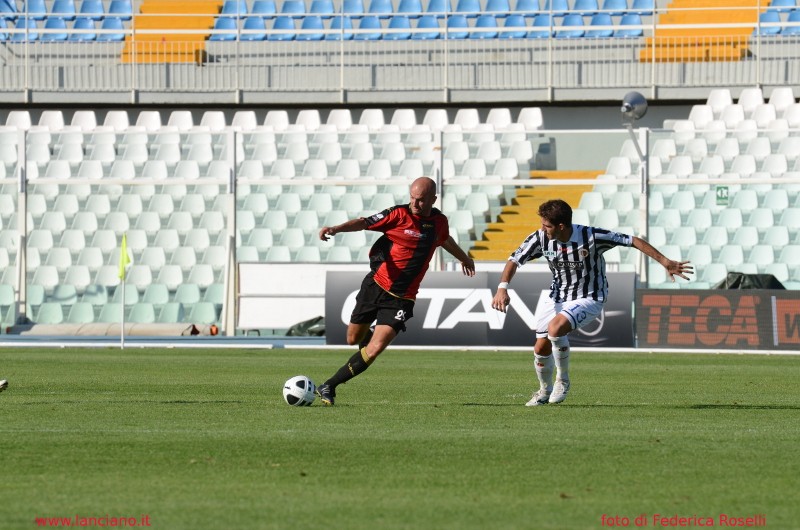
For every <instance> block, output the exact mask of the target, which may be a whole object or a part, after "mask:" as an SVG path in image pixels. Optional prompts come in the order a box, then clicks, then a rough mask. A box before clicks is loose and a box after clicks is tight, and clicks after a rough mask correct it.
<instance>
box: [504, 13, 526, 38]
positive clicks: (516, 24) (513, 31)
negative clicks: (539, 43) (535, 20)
mask: <svg viewBox="0 0 800 530" xmlns="http://www.w3.org/2000/svg"><path fill="white" fill-rule="evenodd" d="M527 30H528V28H527V24H526V23H525V17H524V15H516V14H512V15H508V16H507V17H506V18H505V21H504V22H503V29H502V30H501V31H499V32H498V37H499V38H501V39H524V38H525V35H526V34H527Z"/></svg>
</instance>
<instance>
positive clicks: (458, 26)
mask: <svg viewBox="0 0 800 530" xmlns="http://www.w3.org/2000/svg"><path fill="white" fill-rule="evenodd" d="M468 29H469V22H467V17H465V16H464V15H453V16H451V17H447V33H445V38H447V39H466V38H467V36H468V35H469V31H468Z"/></svg>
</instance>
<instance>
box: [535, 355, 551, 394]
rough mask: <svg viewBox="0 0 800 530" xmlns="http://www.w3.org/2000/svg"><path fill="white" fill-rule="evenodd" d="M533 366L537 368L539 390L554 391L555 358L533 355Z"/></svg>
mask: <svg viewBox="0 0 800 530" xmlns="http://www.w3.org/2000/svg"><path fill="white" fill-rule="evenodd" d="M533 365H534V367H535V368H536V377H538V378H539V388H547V391H548V392H552V391H553V356H552V355H548V356H546V357H545V356H543V355H538V354H536V353H534V354H533Z"/></svg>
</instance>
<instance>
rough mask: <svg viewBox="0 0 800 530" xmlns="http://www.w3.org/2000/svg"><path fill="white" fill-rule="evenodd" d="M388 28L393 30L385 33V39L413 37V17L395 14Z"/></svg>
mask: <svg viewBox="0 0 800 530" xmlns="http://www.w3.org/2000/svg"><path fill="white" fill-rule="evenodd" d="M387 29H389V30H391V31H389V32H387V33H384V35H383V40H408V39H410V38H411V31H410V30H411V19H410V18H409V17H407V16H404V15H394V16H392V17H391V20H390V21H389V27H388V28H387Z"/></svg>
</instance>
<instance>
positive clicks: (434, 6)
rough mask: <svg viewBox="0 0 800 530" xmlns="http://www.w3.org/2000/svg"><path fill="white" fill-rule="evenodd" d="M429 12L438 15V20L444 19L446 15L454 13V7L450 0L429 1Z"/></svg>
mask: <svg viewBox="0 0 800 530" xmlns="http://www.w3.org/2000/svg"><path fill="white" fill-rule="evenodd" d="M427 12H428V13H430V14H433V15H436V17H437V18H444V14H445V13H452V12H453V6H452V5H451V4H450V0H428V11H427Z"/></svg>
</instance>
